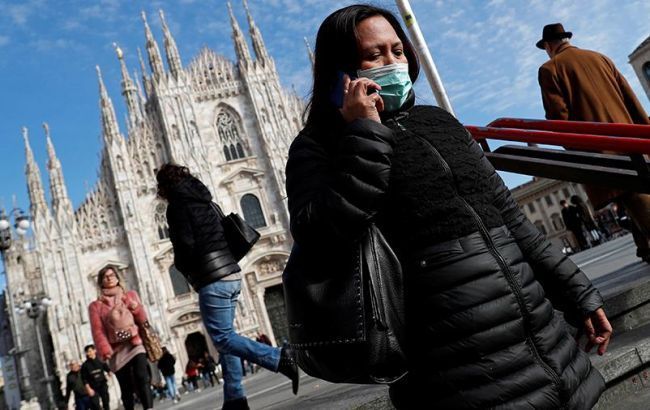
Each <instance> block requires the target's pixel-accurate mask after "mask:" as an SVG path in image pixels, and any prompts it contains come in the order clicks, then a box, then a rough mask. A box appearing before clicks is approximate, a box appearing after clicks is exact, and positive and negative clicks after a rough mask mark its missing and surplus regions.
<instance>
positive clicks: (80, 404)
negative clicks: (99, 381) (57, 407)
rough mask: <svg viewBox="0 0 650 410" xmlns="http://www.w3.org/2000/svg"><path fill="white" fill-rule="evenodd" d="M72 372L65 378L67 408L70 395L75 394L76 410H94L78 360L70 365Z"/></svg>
mask: <svg viewBox="0 0 650 410" xmlns="http://www.w3.org/2000/svg"><path fill="white" fill-rule="evenodd" d="M68 369H69V370H70V371H69V372H68V374H67V375H66V377H65V397H64V403H65V407H68V403H69V402H70V393H74V406H75V409H76V410H90V409H93V404H92V401H91V400H90V396H89V395H88V392H87V390H86V386H85V385H84V382H83V380H82V378H81V366H79V362H78V361H76V360H72V361H71V362H70V364H69V365H68Z"/></svg>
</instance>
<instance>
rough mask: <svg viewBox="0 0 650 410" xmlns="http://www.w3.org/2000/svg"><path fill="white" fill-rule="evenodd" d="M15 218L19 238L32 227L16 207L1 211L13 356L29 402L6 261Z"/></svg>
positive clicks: (1, 254) (0, 240)
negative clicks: (12, 222)
mask: <svg viewBox="0 0 650 410" xmlns="http://www.w3.org/2000/svg"><path fill="white" fill-rule="evenodd" d="M12 217H13V220H14V230H15V233H16V234H18V235H19V236H23V235H25V234H26V233H27V230H28V229H29V227H30V222H29V216H27V215H26V214H25V212H24V211H23V210H22V209H20V208H16V207H14V208H13V209H12V210H11V211H9V213H8V214H7V213H6V212H5V210H4V209H0V257H1V259H2V265H3V267H4V271H5V279H6V286H7V292H6V294H7V299H8V300H7V301H8V302H9V309H8V313H9V315H10V316H11V319H10V322H11V334H12V338H13V342H14V348H13V349H12V350H13V352H14V353H13V355H14V356H17V359H18V366H17V368H18V370H19V380H20V390H21V399H22V400H26V401H29V400H30V399H31V398H32V397H34V394H33V391H32V388H31V384H30V382H29V371H28V370H27V366H26V364H25V360H24V357H23V354H24V353H25V352H26V350H23V349H22V346H21V339H20V334H19V331H20V329H19V327H18V326H17V325H16V317H15V315H14V313H15V309H16V306H15V304H14V297H13V290H12V288H11V286H10V282H9V275H7V274H6V269H7V268H6V267H7V263H6V262H7V259H6V252H7V251H8V250H9V249H11V246H12V244H13V240H12V239H13V238H12V237H13V232H12V229H11V227H12V224H11V218H12Z"/></svg>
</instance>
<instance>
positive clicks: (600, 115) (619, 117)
mask: <svg viewBox="0 0 650 410" xmlns="http://www.w3.org/2000/svg"><path fill="white" fill-rule="evenodd" d="M572 36H573V34H572V33H571V32H568V31H565V30H564V27H563V26H562V24H560V23H555V24H548V25H546V26H544V30H543V33H542V39H541V40H539V41H538V42H537V47H538V48H540V49H542V50H546V53H547V54H548V56H549V58H550V60H549V61H547V62H545V63H544V64H543V65H542V66H541V67H540V68H539V85H540V87H541V90H542V101H543V102H544V110H545V111H546V118H547V119H549V120H569V121H594V122H613V123H623V124H646V125H647V124H650V119H649V118H648V114H647V113H646V112H645V110H644V109H643V106H641V103H640V102H639V100H638V99H637V98H636V95H634V92H633V91H632V88H631V87H630V85H629V84H628V83H627V81H626V80H625V77H623V75H622V74H621V73H620V72H619V71H618V69H617V68H616V66H615V65H614V63H613V62H612V61H611V60H610V59H609V58H607V56H605V55H603V54H600V53H597V52H595V51H591V50H583V49H580V48H578V47H575V46H573V45H571V43H570V42H569V39H570V38H571V37H572ZM585 190H586V191H587V196H588V197H589V201H590V202H591V204H592V206H593V207H594V209H596V210H599V209H601V208H604V207H605V206H607V204H609V203H610V202H620V203H621V204H623V205H624V206H625V208H626V209H627V210H628V214H629V216H630V218H631V219H632V221H633V222H634V224H633V226H632V227H631V228H632V235H633V237H634V243H635V244H636V246H637V256H638V257H640V258H641V259H643V260H644V261H646V262H648V263H650V195H648V194H640V193H635V192H625V191H621V190H613V189H609V188H601V187H597V186H590V185H586V186H585Z"/></svg>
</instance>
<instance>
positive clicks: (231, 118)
mask: <svg viewBox="0 0 650 410" xmlns="http://www.w3.org/2000/svg"><path fill="white" fill-rule="evenodd" d="M214 127H215V130H216V135H217V138H218V140H219V143H220V144H221V146H222V147H223V152H224V159H225V160H226V161H232V160H236V159H240V158H245V157H247V156H248V155H249V153H248V152H247V150H246V149H245V148H244V147H245V146H246V145H247V144H245V136H244V129H243V122H242V119H241V116H240V115H239V114H238V113H237V111H236V110H235V109H233V108H232V107H231V106H229V105H226V104H219V105H218V106H217V109H216V111H215V119H214ZM240 146H241V149H239V147H240Z"/></svg>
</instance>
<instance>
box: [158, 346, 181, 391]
mask: <svg viewBox="0 0 650 410" xmlns="http://www.w3.org/2000/svg"><path fill="white" fill-rule="evenodd" d="M162 350H163V355H162V356H161V357H160V360H158V369H159V370H160V372H161V373H162V375H163V377H164V378H165V385H166V387H167V397H169V399H170V400H174V403H178V401H179V400H180V399H181V396H180V394H178V389H177V388H176V376H175V373H176V368H175V366H174V365H175V364H176V358H175V357H174V356H173V355H172V354H171V353H169V350H167V347H166V346H163V348H162Z"/></svg>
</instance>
